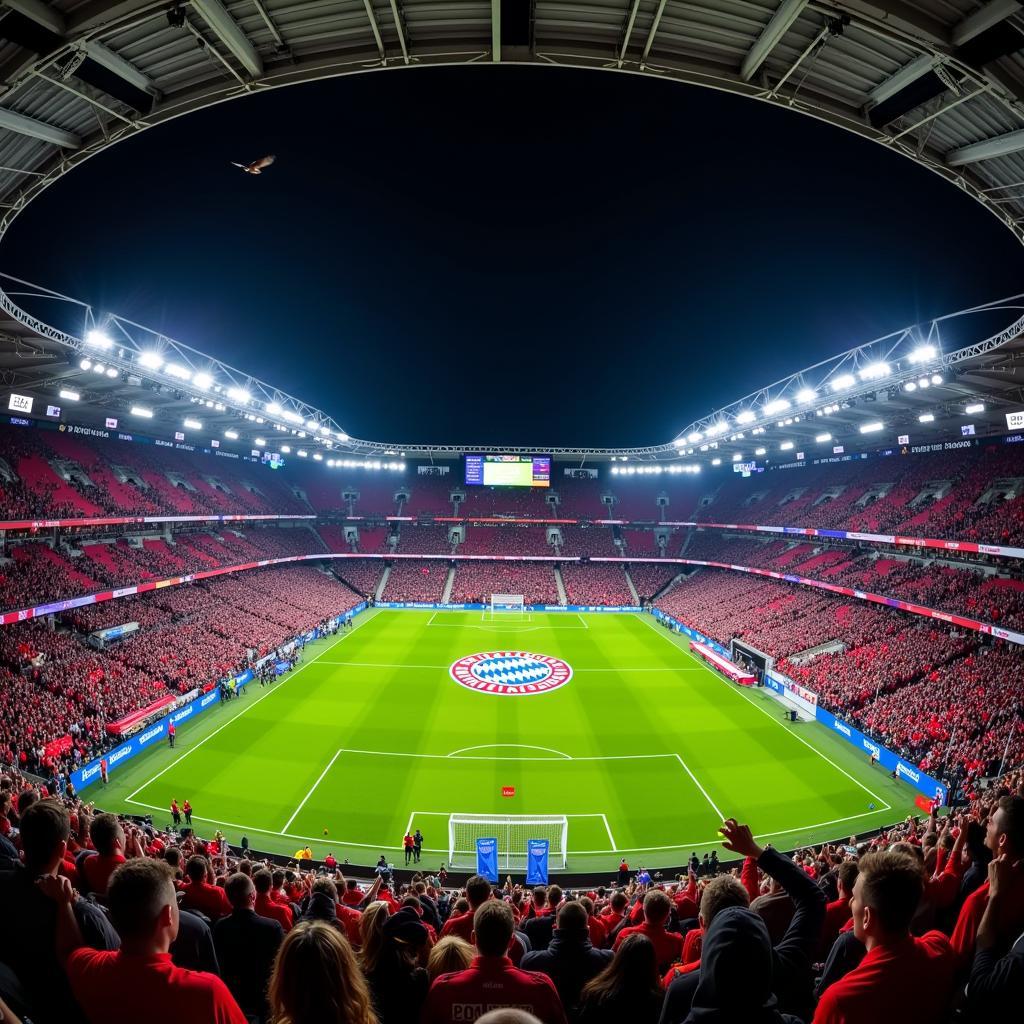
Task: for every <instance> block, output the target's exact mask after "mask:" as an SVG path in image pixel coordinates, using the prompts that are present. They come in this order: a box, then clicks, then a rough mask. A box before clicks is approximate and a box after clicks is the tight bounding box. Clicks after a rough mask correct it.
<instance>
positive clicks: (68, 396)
mask: <svg viewBox="0 0 1024 1024" xmlns="http://www.w3.org/2000/svg"><path fill="white" fill-rule="evenodd" d="M60 397H61V398H63V399H64V400H65V401H68V402H77V401H78V400H79V399H80V398H81V397H82V396H81V395H80V394H79V393H78V392H77V391H70V390H68V389H67V388H62V389H61V392H60Z"/></svg>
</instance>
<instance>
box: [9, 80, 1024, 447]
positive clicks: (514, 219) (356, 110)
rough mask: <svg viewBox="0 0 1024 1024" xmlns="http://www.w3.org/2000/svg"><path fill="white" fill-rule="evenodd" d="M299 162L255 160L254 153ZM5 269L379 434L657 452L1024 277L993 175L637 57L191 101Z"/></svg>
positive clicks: (12, 246)
mask: <svg viewBox="0 0 1024 1024" xmlns="http://www.w3.org/2000/svg"><path fill="white" fill-rule="evenodd" d="M266 152H273V153H276V154H277V157H278V160H277V163H276V164H275V165H274V166H273V167H272V168H270V170H269V171H268V172H266V173H265V174H264V175H263V176H261V177H258V178H254V177H247V176H244V175H242V174H241V172H239V171H236V170H235V169H234V168H232V167H230V166H229V161H230V160H251V159H254V158H256V157H258V156H261V155H262V154H264V153H266ZM0 264H2V266H3V267H4V269H5V270H7V271H9V272H11V273H16V274H19V275H21V276H25V277H27V278H29V279H31V280H35V281H38V282H39V283H41V284H45V285H48V286H50V287H52V288H56V289H58V290H61V291H64V292H67V293H68V294H71V295H74V296H76V297H78V298H82V299H85V300H87V301H90V302H92V303H93V304H94V306H95V307H96V308H97V309H100V310H111V311H116V312H118V313H121V314H122V315H124V316H128V317H130V318H132V319H135V320H138V321H140V322H142V323H146V324H149V325H151V326H153V327H156V328H158V329H161V330H163V331H165V332H166V333H168V334H170V335H172V336H174V337H177V338H178V339H179V340H181V341H184V342H186V343H188V344H191V345H194V346H195V347H197V348H199V349H201V350H204V351H207V352H209V353H210V354H212V355H215V356H218V357H219V358H222V359H224V360H226V361H228V362H232V363H234V364H235V365H237V366H239V367H240V368H242V369H244V370H247V371H248V372H251V373H254V374H256V375H258V376H261V377H263V378H264V379H266V380H269V381H270V382H271V383H274V384H276V385H277V386H279V387H282V388H284V389H285V390H287V391H291V392H292V393H294V394H296V395H298V396H300V397H302V398H304V399H305V400H307V401H309V402H312V403H314V404H317V405H320V406H321V407H323V408H324V409H326V410H328V411H329V412H331V413H332V414H334V415H335V417H336V418H337V419H338V421H339V422H340V423H341V424H342V425H343V426H344V427H345V428H346V429H347V430H349V431H350V432H352V433H353V434H356V435H358V436H361V437H367V438H373V439H378V440H395V441H413V440H428V441H438V442H447V441H454V442H471V443H485V444H487V443H498V442H510V443H516V442H518V443H523V444H526V445H536V446H537V447H538V448H541V447H546V446H550V445H573V444H593V445H631V444H648V443H656V442H661V441H666V440H669V439H671V437H673V436H674V435H675V434H676V433H677V432H678V430H679V429H680V428H681V427H683V426H685V425H686V424H687V423H689V422H690V421H691V420H692V419H694V418H696V417H697V416H701V415H703V414H705V413H707V412H709V411H711V410H712V409H713V408H716V407H718V406H719V405H721V404H724V403H727V402H729V401H732V400H734V399H737V398H739V397H741V396H742V395H744V394H746V393H747V392H748V391H751V390H753V389H755V388H757V387H759V386H761V385H763V384H767V383H770V382H771V381H774V380H776V379H777V378H778V377H780V376H783V375H785V374H787V373H789V372H792V371H796V370H798V369H801V368H802V367H804V366H806V365H808V364H810V363H813V362H817V361H818V360H820V359H823V358H826V357H828V356H830V355H832V354H835V353H836V352H838V351H841V350H842V349H844V348H848V347H850V346H852V345H854V344H857V343H859V342H861V341H866V340H869V339H870V338H872V337H875V336H876V335H878V334H882V333H885V332H888V331H890V330H893V329H895V328H897V327H900V326H903V325H904V324H906V323H909V322H913V321H917V320H919V319H923V318H926V317H930V316H933V315H936V314H940V313H945V312H951V311H953V310H956V309H959V308H962V307H964V306H967V305H972V304H975V303H977V302H982V301H987V300H990V299H994V298H997V297H999V296H1002V295H1006V294H1011V293H1014V292H1017V291H1019V290H1020V282H1021V280H1022V279H1024V252H1022V251H1021V249H1020V247H1019V246H1017V245H1016V243H1015V242H1014V241H1013V239H1012V238H1011V236H1010V235H1009V234H1008V233H1007V232H1006V231H1005V230H1004V229H1002V228H1001V227H1000V226H999V225H998V224H997V223H996V221H995V220H994V219H992V218H991V217H990V216H989V215H988V214H987V213H985V212H984V211H983V210H982V209H981V208H980V207H979V206H977V205H976V204H975V203H973V202H972V201H971V200H970V199H968V198H967V197H966V196H963V195H961V194H960V193H959V192H957V191H956V190H955V189H954V188H953V187H952V186H950V185H947V184H946V183H944V182H942V181H941V180H940V179H938V178H937V177H935V176H934V175H931V174H929V173H928V172H926V171H924V170H922V169H920V168H918V167H916V166H915V165H913V164H911V163H910V162H909V161H906V160H904V159H901V158H899V157H897V156H894V155H893V154H891V153H888V152H886V151H884V150H883V149H881V148H880V147H878V146H875V145H872V144H870V143H867V142H865V141H863V140H861V139H859V138H857V137H855V136H852V135H849V134H847V133H845V132H842V131H840V130H838V129H835V128H832V127H829V126H827V125H823V124H819V123H818V122H816V121H813V120H811V119H808V118H803V117H799V116H796V115H793V114H789V113H786V112H784V111H780V110H775V109H771V108H769V107H767V106H766V105H763V104H758V103H755V102H752V101H749V100H741V99H738V98H734V97H730V96H726V95H722V94H718V93H714V92H710V91H706V90H700V89H695V88H690V87H683V86H679V85H673V84H671V83H665V82H657V81H651V80H647V79H643V78H639V77H636V76H630V75H611V74H600V73H597V72H583V71H581V72H568V71H564V70H556V69H540V68H533V69H523V68H492V67H473V68H461V69H430V70H425V69H417V70H412V71H410V70H407V71H403V72H401V73H400V72H397V71H396V72H391V73H387V74H383V73H372V74H367V75H361V76H355V77H350V78H347V79H339V80H336V81H333V82H326V83H320V84H315V85H304V86H295V87H291V88H287V89H281V90H278V91H276V92H272V93H266V94H263V95H260V96H254V97H250V98H247V99H244V100H240V101H235V102H232V103H227V104H222V105H220V106H218V107H215V108H213V109H211V110H208V111H205V112H202V113H199V114H193V115H189V116H187V117H184V118H180V119H178V120H177V121H174V122H171V123H169V124H167V125H165V126H163V127H160V128H157V129H154V130H151V131H148V132H145V133H143V134H142V135H140V136H139V137H137V138H135V139H133V140H131V141H128V142H126V143H122V144H121V145H118V146H116V147H114V148H113V149H112V150H110V151H109V152H108V153H106V154H104V155H101V156H99V157H96V158H94V159H92V160H90V161H88V162H87V163H86V164H84V165H82V166H81V167H80V168H78V169H77V170H75V171H73V172H72V173H71V174H69V175H68V176H67V177H66V178H65V180H64V181H62V182H60V183H59V184H57V185H56V186H54V187H53V188H52V189H51V190H50V191H49V192H48V193H46V194H44V196H43V197H42V198H41V199H39V200H37V201H36V202H35V203H34V204H33V205H32V206H31V207H30V208H29V209H28V211H27V212H26V213H25V214H23V215H22V216H21V217H20V218H19V219H18V220H17V221H16V222H15V224H14V226H13V228H12V229H11V231H10V232H9V233H8V235H7V237H6V239H5V241H4V248H3V252H2V254H0Z"/></svg>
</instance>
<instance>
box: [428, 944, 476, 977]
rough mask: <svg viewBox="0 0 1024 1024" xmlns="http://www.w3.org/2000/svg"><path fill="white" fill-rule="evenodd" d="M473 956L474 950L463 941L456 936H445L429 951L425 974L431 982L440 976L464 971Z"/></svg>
mask: <svg viewBox="0 0 1024 1024" xmlns="http://www.w3.org/2000/svg"><path fill="white" fill-rule="evenodd" d="M475 954H476V950H474V949H473V947H472V946H471V945H470V944H469V943H468V942H466V940H465V939H460V938H459V937H458V935H446V936H445V937H444V938H443V939H440V940H439V941H438V943H437V945H436V946H434V948H433V949H432V950H431V951H430V957H429V958H428V960H427V974H429V975H430V980H431V981H433V980H434V979H435V978H437V977H439V976H440V975H442V974H451V973H453V972H454V971H464V970H465V969H466V968H467V967H468V966H469V965H470V964H471V963H472V962H473V957H474V955H475Z"/></svg>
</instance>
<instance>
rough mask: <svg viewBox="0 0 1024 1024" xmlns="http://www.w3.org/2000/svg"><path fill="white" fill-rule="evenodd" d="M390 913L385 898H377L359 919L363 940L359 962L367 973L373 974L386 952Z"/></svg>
mask: <svg viewBox="0 0 1024 1024" xmlns="http://www.w3.org/2000/svg"><path fill="white" fill-rule="evenodd" d="M388 914H389V910H388V905H387V904H386V903H385V902H384V901H383V900H375V901H374V902H373V903H371V904H370V905H369V906H368V907H367V908H366V909H365V910H364V911H363V916H362V918H361V919H360V921H359V934H360V936H361V937H362V940H363V945H362V948H361V949H360V951H359V962H360V965H361V966H362V968H363V970H364V971H365V972H366V974H373V972H374V971H375V970H376V969H377V965H378V963H379V962H380V958H381V955H382V954H383V952H384V924H385V922H386V921H387V919H388Z"/></svg>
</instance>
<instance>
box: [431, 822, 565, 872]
mask: <svg viewBox="0 0 1024 1024" xmlns="http://www.w3.org/2000/svg"><path fill="white" fill-rule="evenodd" d="M478 839H497V841H498V867H499V869H500V870H502V871H525V870H526V856H527V854H526V845H527V842H528V841H529V840H531V839H546V840H547V841H548V844H549V846H548V856H549V858H550V863H551V866H552V867H555V868H561V869H562V870H563V871H564V870H565V865H566V857H567V854H568V849H569V819H568V818H567V817H566V816H565V815H564V814H537V815H521V814H452V815H449V817H448V865H449V867H453V868H475V867H476V841H477V840H478Z"/></svg>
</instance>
